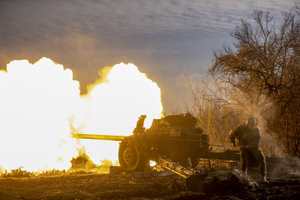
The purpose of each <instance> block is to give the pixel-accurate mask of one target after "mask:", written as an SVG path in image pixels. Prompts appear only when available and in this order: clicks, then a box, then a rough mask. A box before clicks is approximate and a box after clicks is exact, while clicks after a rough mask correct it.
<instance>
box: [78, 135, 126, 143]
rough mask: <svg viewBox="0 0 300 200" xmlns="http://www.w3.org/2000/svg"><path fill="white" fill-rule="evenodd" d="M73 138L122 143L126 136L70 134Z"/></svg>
mask: <svg viewBox="0 0 300 200" xmlns="http://www.w3.org/2000/svg"><path fill="white" fill-rule="evenodd" d="M72 137H73V138H78V139H91V140H110V141H122V140H123V139H124V138H125V137H126V136H122V135H97V134H80V133H76V134H72Z"/></svg>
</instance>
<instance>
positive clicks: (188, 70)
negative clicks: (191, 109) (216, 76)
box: [0, 0, 297, 113]
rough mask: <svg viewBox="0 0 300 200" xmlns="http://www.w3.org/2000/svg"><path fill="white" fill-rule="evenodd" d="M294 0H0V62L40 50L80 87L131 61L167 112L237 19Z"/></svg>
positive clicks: (226, 40)
mask: <svg viewBox="0 0 300 200" xmlns="http://www.w3.org/2000/svg"><path fill="white" fill-rule="evenodd" d="M294 2H297V1H294V0H272V1H265V0H260V1H253V0H245V1H234V0H228V1H221V0H220V1H218V0H207V1H205V0H186V1H174V0H160V1H158V0H151V1H148V0H147V1H146V0H84V1H82V0H43V1H42V0H1V1H0V48H1V49H0V69H5V68H6V64H7V63H9V62H10V61H12V60H16V59H27V60H29V61H30V62H32V63H34V62H36V61H38V60H39V59H40V58H42V57H48V58H51V59H52V60H53V61H54V62H57V63H60V64H62V65H64V67H65V68H69V69H71V70H72V71H73V74H74V79H75V80H78V81H79V82H80V84H81V91H82V92H83V93H84V92H85V88H86V86H87V84H89V83H93V82H94V81H95V80H96V79H97V78H98V77H99V75H98V71H100V70H101V69H102V68H103V67H105V66H113V65H115V64H118V63H120V62H124V63H134V64H135V65H136V66H137V67H138V68H139V70H140V71H141V72H142V73H146V74H147V75H148V78H150V79H151V80H152V81H155V82H156V83H157V84H158V86H159V87H160V88H161V90H162V101H163V106H164V108H165V111H166V113H170V112H172V111H174V110H175V109H176V101H178V102H179V103H181V104H183V103H184V102H185V101H187V100H188V92H187V87H186V86H185V82H184V76H187V77H191V78H193V77H197V76H198V75H199V73H200V71H201V70H202V71H203V72H205V71H206V70H207V68H208V67H209V66H210V65H211V59H212V51H213V50H214V49H220V48H221V47H222V46H223V44H232V42H233V40H232V38H231V36H230V33H231V32H232V31H233V30H234V28H235V25H236V24H237V23H238V22H239V20H240V19H242V18H243V19H247V18H249V16H250V13H251V11H252V10H253V9H255V8H259V9H263V10H269V11H271V12H272V14H273V15H275V16H278V15H280V13H281V11H284V10H290V9H291V8H292V7H293V6H294ZM249 19H250V18H249ZM182 111H183V112H184V110H182Z"/></svg>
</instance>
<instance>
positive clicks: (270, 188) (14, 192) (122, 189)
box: [0, 172, 300, 200]
mask: <svg viewBox="0 0 300 200" xmlns="http://www.w3.org/2000/svg"><path fill="white" fill-rule="evenodd" d="M146 175H147V176H146V177H141V176H135V175H132V174H120V175H111V174H101V173H84V172H82V173H68V174H64V175H48V176H43V177H6V178H0V199H1V200H2V199H66V200H68V199H78V200H79V199H178V200H179V199H180V200H183V199H236V200H237V199H299V196H300V184H299V182H297V183H289V184H286V183H285V184H283V183H281V184H278V183H277V184H269V185H264V186H260V187H259V188H257V189H255V190H248V191H247V190H246V191H241V192H238V193H233V192H232V191H228V192H226V193H224V194H218V195H217V190H218V188H215V190H216V194H203V193H197V192H190V191H186V190H185V187H184V184H183V183H184V181H183V179H181V178H179V177H178V176H177V175H174V174H173V175H172V174H171V175H170V174H166V173H165V174H156V175H153V174H152V175H151V174H146Z"/></svg>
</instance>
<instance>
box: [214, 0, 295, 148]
mask: <svg viewBox="0 0 300 200" xmlns="http://www.w3.org/2000/svg"><path fill="white" fill-rule="evenodd" d="M295 11H296V12H292V11H291V12H284V13H282V22H281V23H280V25H277V24H276V23H275V20H274V19H273V17H272V15H271V14H270V12H269V11H266V12H264V11H260V10H255V11H253V13H252V17H253V19H254V23H250V22H247V21H246V20H241V22H240V23H239V24H238V25H237V26H236V29H235V31H234V32H233V33H232V34H231V35H232V37H233V38H234V39H235V40H236V41H237V42H236V43H235V44H234V47H235V51H234V50H233V49H232V48H230V47H228V46H224V47H223V49H221V50H218V51H216V52H214V57H215V59H214V63H213V65H212V67H211V68H210V74H211V75H212V76H214V77H215V78H216V79H218V80H220V81H221V82H222V83H223V84H224V85H225V86H226V87H223V90H224V91H227V94H230V95H227V96H226V98H227V99H226V101H227V102H230V101H231V102H235V104H236V105H239V106H240V109H247V108H249V109H250V110H249V111H248V112H249V114H252V115H253V114H259V115H260V116H262V117H263V118H264V119H265V120H267V123H268V126H269V128H270V129H271V130H273V131H274V132H276V133H278V135H279V137H280V139H284V140H285V142H286V147H287V152H288V153H291V152H290V150H291V149H294V150H295V152H300V151H299V150H300V149H299V147H300V132H299V121H300V119H299V118H300V112H299V111H300V110H299V107H300V104H299V99H300V87H299V84H300V82H299V80H300V65H299V63H300V62H299V61H300V54H299V53H300V46H299V44H300V41H299V40H300V31H299V30H300V23H299V12H298V11H299V9H298V8H297V6H296V8H295ZM297 12H298V13H297ZM236 94H239V96H236ZM274 108H275V109H274ZM271 109H273V111H274V112H272V114H271V111H270V110H271ZM256 112H259V113H256Z"/></svg>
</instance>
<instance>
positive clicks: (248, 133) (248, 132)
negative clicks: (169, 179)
mask: <svg viewBox="0 0 300 200" xmlns="http://www.w3.org/2000/svg"><path fill="white" fill-rule="evenodd" d="M229 138H230V141H231V142H232V143H233V144H234V145H235V139H237V140H238V145H239V147H240V156H241V162H242V170H243V171H244V172H246V173H247V168H248V165H249V162H253V161H251V160H250V158H251V155H252V157H253V158H255V159H256V161H257V162H258V163H259V168H260V174H261V177H262V181H265V182H266V175H267V173H266V158H265V156H264V154H263V152H262V150H261V148H260V141H261V131H260V128H259V127H258V126H255V127H253V128H249V126H248V125H247V123H244V124H242V125H240V126H238V127H237V128H236V129H234V130H232V131H230V133H229ZM250 154H251V155H250Z"/></svg>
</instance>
